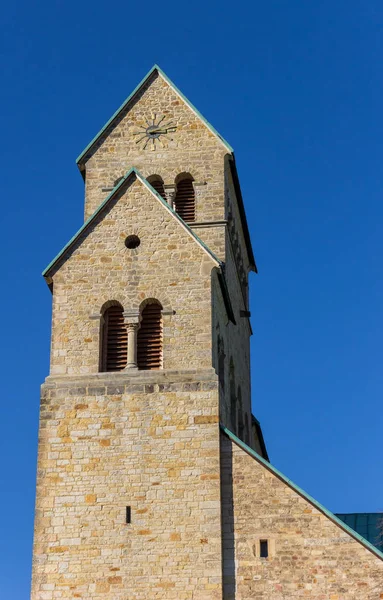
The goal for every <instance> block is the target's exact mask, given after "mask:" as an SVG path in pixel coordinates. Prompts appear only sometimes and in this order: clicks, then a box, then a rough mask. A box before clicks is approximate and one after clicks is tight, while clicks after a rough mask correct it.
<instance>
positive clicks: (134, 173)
mask: <svg viewBox="0 0 383 600" xmlns="http://www.w3.org/2000/svg"><path fill="white" fill-rule="evenodd" d="M132 177H136V179H138V180H139V181H140V182H141V183H142V184H143V185H144V186H145V187H146V188H147V189H148V190H149V191H150V192H151V193H152V194H153V195H154V196H155V197H156V198H157V200H158V201H159V202H160V203H161V204H162V206H163V207H164V208H165V209H166V210H167V211H168V212H169V213H170V214H171V215H172V216H173V218H174V219H176V221H177V222H178V223H179V224H180V225H181V227H183V229H184V230H185V231H186V233H187V234H188V235H189V236H190V237H192V238H193V239H194V241H195V242H196V243H197V244H198V245H199V246H200V247H201V248H202V250H203V251H204V252H205V254H207V255H208V256H209V257H210V258H211V259H212V260H213V262H215V264H216V266H217V267H221V266H222V262H221V260H220V259H219V258H218V257H217V256H216V255H215V254H214V252H212V251H211V250H210V248H209V247H208V246H207V245H206V244H205V243H204V242H203V241H202V240H201V238H199V237H198V236H197V235H196V234H195V233H194V231H193V230H192V229H191V227H189V225H188V224H187V223H185V221H183V219H181V217H180V216H179V215H178V214H177V213H176V211H175V210H174V209H173V208H172V207H171V206H170V205H169V204H168V203H167V202H166V201H165V200H164V199H163V198H162V196H161V195H160V194H159V193H158V192H157V191H156V190H155V189H154V187H153V186H152V185H151V184H150V183H149V181H148V180H147V179H145V177H143V175H141V173H140V172H139V170H138V169H136V167H131V168H130V169H129V171H128V172H127V173H126V174H125V175H124V176H123V177H122V178H121V180H120V181H119V182H118V183H117V185H115V187H114V188H113V190H112V191H111V192H110V193H109V194H108V195H107V197H106V198H105V200H104V201H103V202H102V203H101V204H100V206H99V207H98V208H97V209H96V210H95V212H94V213H93V214H92V215H91V216H90V217H89V218H88V219H87V220H86V221H85V223H84V224H83V225H82V226H81V227H80V229H79V230H78V231H77V233H75V235H74V236H73V237H72V238H71V239H70V240H69V242H68V243H67V244H66V245H65V246H64V247H63V248H62V250H60V252H59V253H58V254H57V256H55V258H54V259H53V260H52V261H51V262H50V263H49V265H48V266H47V267H46V268H45V269H44V271H43V273H42V275H43V277H45V279H46V280H47V282H48V283H50V281H51V275H52V272H53V270H54V269H55V268H56V267H57V265H58V263H59V262H60V261H61V259H63V258H64V257H65V256H66V255H67V254H68V253H69V252H70V251H71V249H72V248H73V247H74V245H75V243H76V242H77V240H78V239H79V237H80V236H81V235H82V234H83V233H84V232H86V231H87V230H88V229H89V228H90V227H91V225H92V224H93V223H94V221H95V219H96V217H97V216H98V215H99V214H100V213H101V212H102V211H103V210H104V209H105V207H106V206H107V205H108V204H109V203H110V201H111V200H112V199H113V198H114V197H115V196H116V194H117V192H118V191H119V190H120V189H121V188H122V186H123V185H124V184H125V182H126V181H127V180H129V179H131V178H132Z"/></svg>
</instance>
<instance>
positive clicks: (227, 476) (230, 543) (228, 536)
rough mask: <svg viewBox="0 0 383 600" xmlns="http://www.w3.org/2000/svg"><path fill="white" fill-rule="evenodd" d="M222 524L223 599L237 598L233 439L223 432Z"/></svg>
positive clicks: (231, 599)
mask: <svg viewBox="0 0 383 600" xmlns="http://www.w3.org/2000/svg"><path fill="white" fill-rule="evenodd" d="M221 526H222V580H223V586H222V587H223V600H235V597H236V594H235V588H236V585H235V540H234V499H233V452H232V445H231V441H230V440H229V439H228V438H227V437H226V436H225V435H223V434H221Z"/></svg>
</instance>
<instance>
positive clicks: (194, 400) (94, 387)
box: [32, 369, 222, 600]
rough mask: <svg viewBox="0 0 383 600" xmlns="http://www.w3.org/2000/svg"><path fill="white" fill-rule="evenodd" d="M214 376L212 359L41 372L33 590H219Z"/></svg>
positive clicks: (45, 595) (167, 595)
mask: <svg viewBox="0 0 383 600" xmlns="http://www.w3.org/2000/svg"><path fill="white" fill-rule="evenodd" d="M217 387H218V384H217V376H216V374H215V373H214V371H213V370H212V369H210V370H209V369H208V370H199V371H197V370H196V371H195V372H194V373H191V372H190V371H187V372H171V371H157V372H150V371H146V372H138V373H136V375H134V376H128V375H127V374H125V373H110V374H99V375H95V376H93V377H91V376H89V375H87V376H85V377H78V378H72V377H63V378H57V377H49V378H48V379H47V382H46V383H45V384H44V385H43V387H42V399H41V418H40V434H39V459H38V482H37V501H36V524H35V541H34V568H33V587H32V600H56V599H57V600H58V599H60V600H64V599H71V600H72V599H73V598H83V599H84V600H89V599H90V598H92V600H101V599H103V600H104V599H105V598H108V599H110V600H112V599H113V600H127V598H129V599H133V598H134V599H135V600H148V599H163V600H165V599H166V600H171V599H174V600H187V599H192V598H193V599H195V600H196V599H198V600H212V599H217V600H218V599H219V598H221V597H222V591H221V524H220V489H219V433H218V389H217ZM127 506H130V507H131V524H126V522H125V514H126V507H127Z"/></svg>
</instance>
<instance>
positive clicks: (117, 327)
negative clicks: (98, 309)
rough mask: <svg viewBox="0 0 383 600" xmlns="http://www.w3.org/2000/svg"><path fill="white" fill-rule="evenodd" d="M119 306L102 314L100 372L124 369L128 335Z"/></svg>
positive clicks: (114, 305) (121, 309)
mask: <svg viewBox="0 0 383 600" xmlns="http://www.w3.org/2000/svg"><path fill="white" fill-rule="evenodd" d="M123 312H124V310H123V308H122V306H121V305H120V304H113V305H112V306H109V308H107V309H106V310H105V312H104V313H103V326H102V328H103V329H102V354H101V371H122V370H123V369H125V367H126V362H127V352H128V334H127V330H126V327H125V324H124V316H123Z"/></svg>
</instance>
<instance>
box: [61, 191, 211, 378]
mask: <svg viewBox="0 0 383 600" xmlns="http://www.w3.org/2000/svg"><path fill="white" fill-rule="evenodd" d="M126 186H127V187H125V188H124V189H123V190H122V191H121V193H120V194H119V196H118V197H117V198H116V199H115V200H114V201H113V203H112V205H111V207H110V208H109V209H108V213H107V214H106V215H105V214H102V215H101V216H100V217H99V218H98V219H97V222H96V223H95V225H94V226H93V228H92V230H91V232H90V233H88V234H87V235H86V234H84V235H82V236H81V239H80V240H79V241H78V243H77V245H76V247H75V249H74V250H73V251H72V253H71V256H70V257H69V258H68V259H67V260H66V262H64V264H62V265H61V266H58V267H57V270H56V272H55V273H54V274H53V285H54V288H53V289H54V291H53V322H52V350H51V374H56V375H59V374H65V373H66V374H69V375H76V374H77V375H79V374H85V373H96V372H97V371H98V369H99V348H100V320H99V318H100V312H101V309H102V307H103V305H104V304H105V303H106V302H108V301H110V300H117V301H119V302H120V303H121V304H122V306H123V308H124V310H131V309H136V310H138V308H139V307H140V305H141V303H142V302H143V300H145V299H146V298H156V299H157V300H159V301H160V302H161V304H162V306H163V308H164V309H167V314H164V316H163V367H164V368H165V369H179V368H191V369H192V368H197V367H200V368H210V367H211V366H212V340H211V291H210V286H211V282H210V276H211V275H210V274H211V270H212V269H213V268H214V265H215V263H214V261H213V260H212V259H211V258H210V257H209V256H208V254H207V253H206V252H205V251H204V250H202V249H201V247H200V246H199V245H198V243H197V242H196V241H195V240H194V239H193V238H192V237H191V235H190V234H188V233H186V232H185V230H184V229H183V227H182V226H181V225H180V224H179V223H178V222H177V220H176V219H175V217H174V216H172V215H171V214H169V212H168V211H167V210H166V209H165V208H164V207H163V206H162V205H161V203H160V201H159V200H158V199H157V198H155V197H154V195H153V194H152V193H151V192H150V191H149V190H148V189H147V188H146V186H145V185H144V184H143V183H141V182H140V181H139V180H137V179H136V180H135V181H133V182H132V183H130V184H128V183H127V184H126ZM130 234H136V235H138V236H139V238H140V239H141V244H140V246H139V247H138V248H137V249H136V250H128V249H127V248H126V247H125V244H124V240H125V238H126V236H128V235H130ZM172 311H173V312H174V314H171V313H172Z"/></svg>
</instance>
